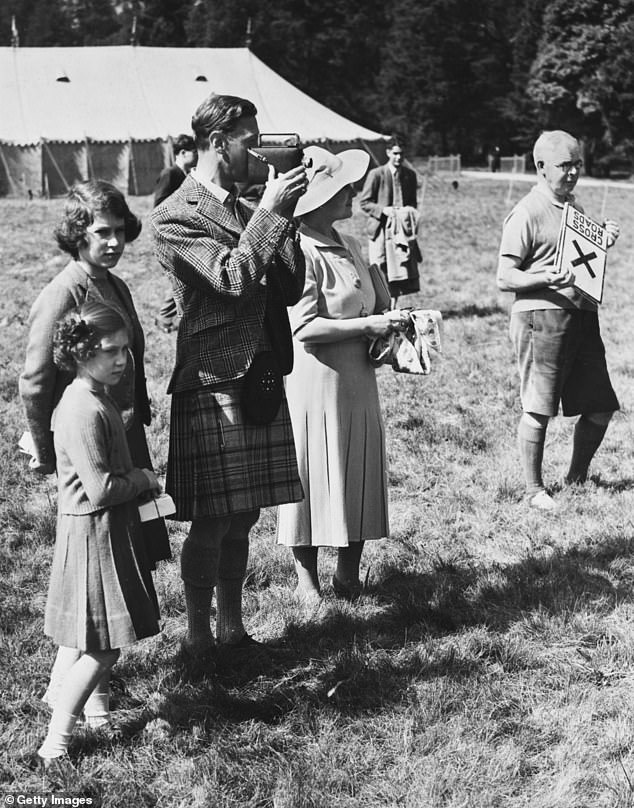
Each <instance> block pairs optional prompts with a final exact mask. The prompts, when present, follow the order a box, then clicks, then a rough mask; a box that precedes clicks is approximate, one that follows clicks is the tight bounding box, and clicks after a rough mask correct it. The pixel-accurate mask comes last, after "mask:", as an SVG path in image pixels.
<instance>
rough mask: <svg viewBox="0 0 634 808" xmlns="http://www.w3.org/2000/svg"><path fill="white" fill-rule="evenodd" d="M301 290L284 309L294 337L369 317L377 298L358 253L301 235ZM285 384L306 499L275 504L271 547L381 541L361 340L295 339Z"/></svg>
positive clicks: (379, 486) (372, 392)
mask: <svg viewBox="0 0 634 808" xmlns="http://www.w3.org/2000/svg"><path fill="white" fill-rule="evenodd" d="M300 232H301V244H302V249H303V250H304V254H305V256H306V283H305V286H304V293H303V295H302V298H301V300H300V301H299V302H298V303H297V304H296V305H295V306H294V307H293V308H292V309H291V310H290V312H289V315H290V321H291V328H292V330H293V334H294V335H297V333H298V332H300V331H301V328H302V326H304V325H305V324H306V323H309V322H310V321H311V320H312V319H314V318H315V317H326V318H332V319H349V318H353V317H359V316H366V315H368V314H372V313H373V311H374V306H375V294H374V287H373V285H372V280H371V278H370V275H369V273H368V270H367V266H366V262H365V260H364V258H363V256H362V254H361V249H360V247H359V244H358V243H357V242H356V241H355V240H354V239H353V238H351V237H348V236H345V235H341V236H340V238H341V243H338V242H337V241H335V240H333V239H330V238H327V237H324V236H322V235H321V234H318V233H316V232H315V231H312V230H310V229H308V228H306V227H305V226H302V229H301V231H300ZM294 347H295V365H294V368H293V372H292V373H291V374H290V376H288V377H287V379H286V395H287V398H288V405H289V409H290V413H291V420H292V424H293V433H294V436H295V445H296V450H297V459H298V466H299V474H300V479H301V482H302V486H303V488H304V494H305V498H304V499H303V500H302V501H301V502H295V503H289V504H286V505H281V506H280V508H279V512H278V527H277V539H278V543H279V544H284V545H286V546H289V547H301V546H315V547H347V546H348V545H349V544H350V543H352V542H358V541H365V540H367V539H378V538H382V537H386V536H387V535H388V530H389V529H388V507H387V475H386V456H385V433H384V428H383V420H382V417H381V411H380V408H379V396H378V391H377V385H376V377H375V370H374V368H373V367H372V365H371V364H370V362H369V360H368V342H367V340H366V339H365V338H362V337H360V338H355V339H347V340H342V341H339V342H331V343H305V342H300V341H299V340H298V339H296V338H295V339H294Z"/></svg>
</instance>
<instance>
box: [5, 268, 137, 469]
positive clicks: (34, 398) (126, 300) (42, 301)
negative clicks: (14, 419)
mask: <svg viewBox="0 0 634 808" xmlns="http://www.w3.org/2000/svg"><path fill="white" fill-rule="evenodd" d="M110 279H111V280H112V282H113V284H114V286H115V288H116V290H117V292H118V294H119V297H120V299H121V302H122V304H123V306H124V308H125V311H126V313H127V315H128V317H129V318H130V322H131V323H132V331H133V357H134V365H135V376H134V385H135V411H136V412H137V414H138V416H139V418H140V419H141V420H142V421H143V423H144V424H149V423H150V420H151V411H150V403H149V399H148V394H147V387H146V383H145V370H144V365H143V354H144V351H145V340H144V336H143V329H142V328H141V323H140V322H139V318H138V316H137V313H136V309H135V308H134V303H133V302H132V295H131V294H130V290H129V289H128V287H127V285H126V284H125V283H124V281H122V280H121V278H118V277H117V276H116V275H113V274H112V273H111V274H110ZM87 299H88V300H102V299H103V298H102V296H101V293H100V292H99V289H98V288H97V287H96V286H95V285H94V284H91V283H90V281H89V278H88V275H87V274H86V272H85V271H84V270H83V269H82V267H81V266H80V265H79V264H78V263H76V262H75V261H71V262H70V263H69V264H68V265H67V266H66V267H65V269H63V270H62V271H61V272H60V273H59V274H58V275H56V276H55V277H54V278H53V280H52V281H51V282H50V283H49V284H48V285H47V286H45V287H44V289H42V291H41V292H40V294H39V295H38V296H37V298H36V300H35V303H33V306H32V307H31V313H30V315H29V327H30V331H29V339H28V343H27V348H26V360H25V363H24V371H23V372H22V375H21V376H20V381H19V389H20V396H21V398H22V403H23V405H24V410H25V413H26V420H27V424H28V427H29V430H30V432H31V437H32V439H33V443H34V445H35V450H36V455H37V458H38V460H39V461H40V463H42V464H48V463H52V462H54V460H55V449H54V445H53V434H52V432H51V416H52V414H53V410H54V409H55V407H56V406H57V402H58V401H59V400H60V398H61V397H62V393H63V392H64V390H65V389H66V387H67V386H68V385H69V384H70V382H71V381H72V379H73V374H72V373H67V372H65V371H62V370H60V369H59V368H58V367H57V366H56V365H55V363H54V361H53V336H54V332H55V324H56V323H57V321H58V320H60V319H61V318H62V317H63V316H64V315H65V314H67V312H69V311H70V310H71V309H74V308H75V307H76V306H80V305H81V304H82V303H83V302H84V301H85V300H87Z"/></svg>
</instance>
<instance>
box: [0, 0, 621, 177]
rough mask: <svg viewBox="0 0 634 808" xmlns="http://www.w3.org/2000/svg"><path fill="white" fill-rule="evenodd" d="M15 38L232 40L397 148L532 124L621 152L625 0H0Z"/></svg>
mask: <svg viewBox="0 0 634 808" xmlns="http://www.w3.org/2000/svg"><path fill="white" fill-rule="evenodd" d="M12 18H15V21H16V26H17V30H18V33H19V42H20V45H21V46H53V45H58V46H60V45H61V46H71V45H75V46H78V45H79V46H81V45H115V44H116V45H120V44H128V43H130V42H131V41H132V39H133V40H134V41H135V42H136V43H137V44H140V45H152V46H176V47H178V46H189V47H241V46H243V45H244V44H245V40H246V37H247V28H249V29H250V34H249V45H250V47H251V49H252V50H253V52H254V53H255V54H256V55H257V56H258V57H259V58H260V59H262V60H263V61H264V62H266V64H268V65H269V66H270V67H271V68H272V69H274V70H275V71H277V72H278V73H280V74H281V75H282V76H283V77H284V78H286V79H287V80H289V81H291V82H292V83H293V84H295V85H296V86H298V87H299V88H300V89H302V90H304V91H305V92H307V93H308V94H310V95H311V96H312V97H314V98H316V99H317V100H318V101H320V102H322V103H323V104H326V105H327V106H329V107H331V108H332V109H334V110H336V111H337V112H339V113H341V114H342V115H345V116H346V117H348V118H351V119H352V120H355V121H357V122H358V123H361V124H363V125H365V126H368V127H370V128H372V129H376V130H378V131H381V132H387V133H393V134H396V135H398V136H400V137H401V138H402V139H403V140H404V141H405V143H406V144H407V146H408V148H409V150H410V151H411V153H415V154H429V153H454V152H457V153H460V154H462V155H463V159H464V160H466V161H479V160H483V159H484V157H485V155H486V154H487V152H488V151H489V150H491V149H492V148H493V147H494V146H499V147H500V149H501V150H502V152H503V153H515V152H517V153H522V152H526V151H527V150H529V148H530V144H531V143H532V141H533V140H534V138H535V136H536V135H537V133H539V131H541V130H542V129H544V128H553V127H555V128H565V129H569V130H570V131H572V132H574V133H575V134H577V135H578V136H580V137H581V138H583V140H584V144H585V146H586V158H587V162H588V163H589V167H590V168H591V169H592V170H594V171H595V173H605V172H606V171H608V170H609V169H610V168H611V167H612V168H614V166H618V165H619V164H627V163H628V162H631V160H632V157H633V154H634V135H633V131H634V127H633V124H634V103H633V101H634V0H610V2H602V0H479V2H477V3H474V2H473V0H391V2H389V3H385V2H382V1H380V0H321V2H320V3H315V2H314V0H275V2H271V0H5V2H4V3H3V4H2V6H1V7H0V40H1V41H2V44H3V45H9V44H11V39H12V32H11V19H12Z"/></svg>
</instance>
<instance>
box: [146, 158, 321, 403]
mask: <svg viewBox="0 0 634 808" xmlns="http://www.w3.org/2000/svg"><path fill="white" fill-rule="evenodd" d="M236 206H237V208H238V213H239V216H240V218H241V220H242V221H243V222H245V223H246V225H245V226H244V227H243V225H242V224H241V223H240V222H238V220H237V219H236V218H235V216H234V215H233V213H232V212H231V211H230V210H229V209H228V208H227V207H225V206H224V205H222V204H221V203H220V202H219V201H218V199H217V198H216V197H215V196H214V195H213V194H212V193H211V191H209V190H208V189H207V188H205V187H204V186H203V185H201V183H199V182H198V181H197V180H196V179H194V177H192V176H191V174H188V176H187V177H186V179H185V181H184V182H183V184H182V185H181V186H180V188H178V189H177V190H176V191H174V193H173V194H172V195H171V196H169V197H168V198H167V199H166V200H165V201H164V202H163V203H162V204H161V205H159V206H158V207H157V208H155V209H154V210H153V211H152V214H151V222H152V227H153V231H154V240H155V251H156V256H157V258H158V260H159V262H160V264H161V265H162V267H163V269H164V270H165V272H166V273H167V275H168V276H169V278H170V280H171V282H172V287H173V289H174V297H175V298H176V302H177V304H178V306H179V309H180V310H181V311H182V312H183V316H182V318H181V322H180V325H179V328H178V336H177V339H176V364H175V367H174V372H173V374H172V378H171V381H170V384H169V387H168V392H169V393H178V392H183V391H186V390H194V389H197V388H200V387H204V386H209V385H214V384H219V383H223V382H228V381H233V380H235V379H239V378H241V377H242V376H244V374H245V373H246V372H247V370H248V369H249V367H250V365H251V362H252V361H253V357H254V356H255V353H256V349H257V348H258V344H259V343H260V340H261V337H262V329H263V323H264V313H265V308H266V298H267V289H268V288H269V287H272V286H273V285H274V286H275V287H276V288H277V289H278V290H279V294H280V296H281V298H282V301H283V304H284V305H285V306H291V305H293V304H294V303H296V302H297V301H298V300H299V298H300V296H301V294H302V290H303V288H304V274H305V262H304V256H303V253H302V250H301V248H300V246H299V240H298V237H297V233H296V229H295V226H294V225H293V224H292V223H291V222H289V221H288V220H287V219H285V218H284V217H282V216H279V215H277V214H275V213H271V212H270V211H267V210H264V209H263V208H257V209H256V210H255V211H254V210H253V209H252V208H251V207H250V206H248V205H247V204H246V203H245V202H244V201H243V200H240V199H239V200H237V202H236ZM287 327H288V326H287Z"/></svg>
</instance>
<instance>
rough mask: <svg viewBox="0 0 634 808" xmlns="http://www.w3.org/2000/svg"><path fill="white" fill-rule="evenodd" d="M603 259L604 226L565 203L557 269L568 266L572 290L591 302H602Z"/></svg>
mask: <svg viewBox="0 0 634 808" xmlns="http://www.w3.org/2000/svg"><path fill="white" fill-rule="evenodd" d="M606 260H607V235H606V230H605V227H601V225H600V224H597V223H596V222H594V221H593V220H592V219H590V218H589V217H588V216H585V215H584V214H583V213H581V212H580V211H578V210H577V209H576V208H573V206H572V205H569V204H568V203H567V202H566V204H565V205H564V214H563V216H562V219H561V230H560V231H559V242H558V244H557V257H556V259H555V265H556V266H557V268H558V269H560V270H561V269H562V267H568V266H569V267H570V268H571V269H572V271H573V272H574V275H575V283H574V287H575V289H576V290H577V291H579V292H581V294H582V295H585V297H587V298H588V299H589V300H592V301H593V302H594V303H601V301H602V300H603V282H604V279H605V265H606Z"/></svg>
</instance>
